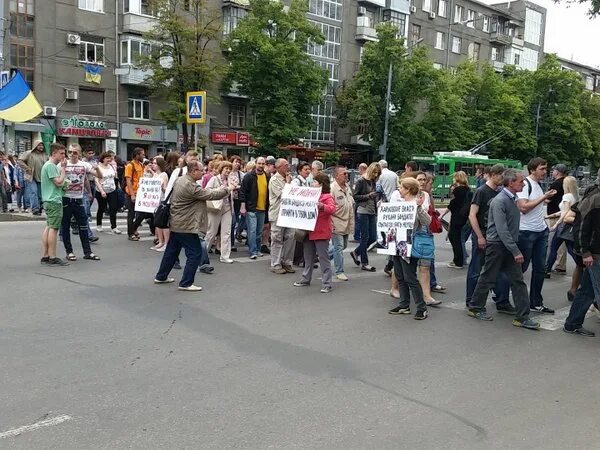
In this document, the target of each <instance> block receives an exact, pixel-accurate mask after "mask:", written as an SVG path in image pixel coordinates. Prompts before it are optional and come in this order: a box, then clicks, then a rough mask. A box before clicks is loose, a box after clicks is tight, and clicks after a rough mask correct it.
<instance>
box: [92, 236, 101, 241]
mask: <svg viewBox="0 0 600 450" xmlns="http://www.w3.org/2000/svg"><path fill="white" fill-rule="evenodd" d="M99 240H100V238H99V237H98V236H92V237H91V238H90V242H98V241H99Z"/></svg>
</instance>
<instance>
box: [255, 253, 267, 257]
mask: <svg viewBox="0 0 600 450" xmlns="http://www.w3.org/2000/svg"><path fill="white" fill-rule="evenodd" d="M256 256H259V257H261V258H262V257H263V256H265V254H264V253H263V252H258V253H257V254H256Z"/></svg>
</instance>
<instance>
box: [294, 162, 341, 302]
mask: <svg viewBox="0 0 600 450" xmlns="http://www.w3.org/2000/svg"><path fill="white" fill-rule="evenodd" d="M312 185H313V187H320V188H321V196H320V197H319V201H318V202H317V208H318V215H317V224H316V225H315V229H314V231H310V232H309V233H308V236H307V238H306V239H305V240H304V242H303V244H302V245H303V250H304V261H314V260H315V255H316V256H318V257H319V265H320V267H321V280H322V287H321V293H323V294H326V293H327V292H330V291H331V278H332V272H331V260H330V259H329V240H330V239H331V235H332V233H333V223H332V221H331V216H332V215H333V213H334V212H335V200H334V199H333V197H332V196H331V188H330V185H329V177H328V176H327V175H326V174H325V173H323V172H319V173H317V174H316V175H315V176H314V177H313V182H312ZM312 273H313V265H312V264H309V263H306V264H304V270H303V271H302V278H301V279H300V281H296V282H295V283H294V286H296V287H302V286H309V285H310V282H311V281H312Z"/></svg>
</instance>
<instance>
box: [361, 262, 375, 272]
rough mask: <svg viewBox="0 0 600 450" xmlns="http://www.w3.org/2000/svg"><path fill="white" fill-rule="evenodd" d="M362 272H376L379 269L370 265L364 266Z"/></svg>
mask: <svg viewBox="0 0 600 450" xmlns="http://www.w3.org/2000/svg"><path fill="white" fill-rule="evenodd" d="M361 269H362V270H366V271H367V272H375V271H376V270H377V269H376V268H375V267H373V266H370V265H369V264H364V265H363V266H361Z"/></svg>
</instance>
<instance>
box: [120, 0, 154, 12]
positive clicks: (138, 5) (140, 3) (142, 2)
mask: <svg viewBox="0 0 600 450" xmlns="http://www.w3.org/2000/svg"><path fill="white" fill-rule="evenodd" d="M123 11H125V12H126V13H132V14H140V15H143V16H154V14H153V12H152V9H151V7H150V0H123Z"/></svg>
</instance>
